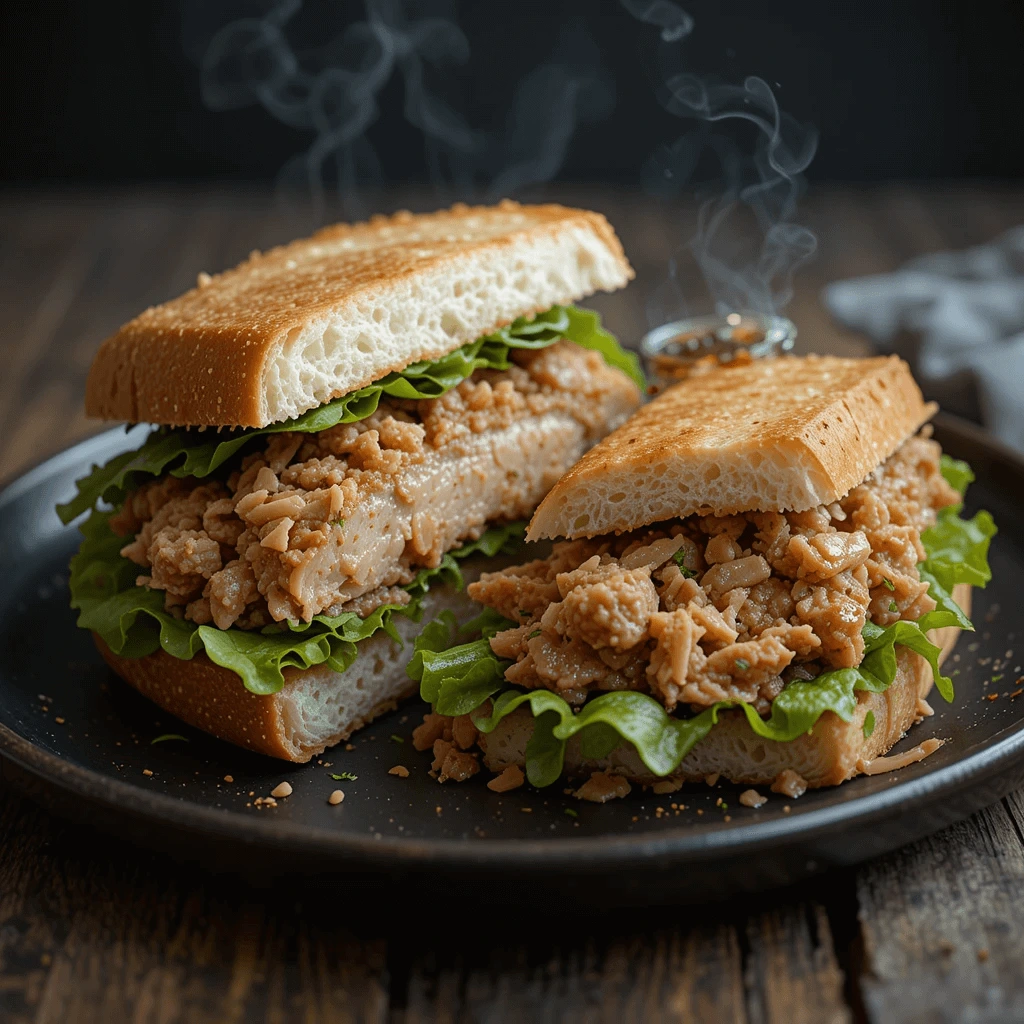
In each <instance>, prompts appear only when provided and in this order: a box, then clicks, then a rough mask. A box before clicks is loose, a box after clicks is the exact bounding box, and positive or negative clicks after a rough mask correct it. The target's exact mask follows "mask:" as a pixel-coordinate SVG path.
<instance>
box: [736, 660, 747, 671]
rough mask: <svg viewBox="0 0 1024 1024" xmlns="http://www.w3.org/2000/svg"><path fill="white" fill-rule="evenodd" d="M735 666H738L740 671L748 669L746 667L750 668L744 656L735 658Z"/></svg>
mask: <svg viewBox="0 0 1024 1024" xmlns="http://www.w3.org/2000/svg"><path fill="white" fill-rule="evenodd" d="M736 667H737V668H738V669H739V670H740V671H741V672H746V671H747V669H748V668H750V662H749V661H747V659H746V658H737V659H736Z"/></svg>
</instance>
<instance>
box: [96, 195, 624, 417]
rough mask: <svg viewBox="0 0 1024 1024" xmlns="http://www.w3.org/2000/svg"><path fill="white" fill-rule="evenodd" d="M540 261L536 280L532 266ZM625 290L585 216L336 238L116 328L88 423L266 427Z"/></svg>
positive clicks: (607, 232) (243, 267)
mask: <svg viewBox="0 0 1024 1024" xmlns="http://www.w3.org/2000/svg"><path fill="white" fill-rule="evenodd" d="M542 251H543V253H544V254H545V257H544V258H545V259H546V260H547V265H546V266H545V268H543V272H542V273H541V271H538V269H537V267H535V266H531V256H533V255H536V254H537V253H540V252H542ZM570 257H571V263H572V266H571V268H570V269H564V264H565V261H566V260H570ZM538 258H539V257H538ZM535 262H536V261H535ZM560 262H561V263H562V264H563V270H564V272H563V270H559V267H558V264H559V263H560ZM531 273H533V274H534V276H531ZM537 273H541V276H540V277H537V276H536V274H537ZM632 276H633V271H632V269H631V268H630V266H629V263H628V262H627V261H626V258H625V255H624V254H623V251H622V246H621V244H620V243H619V240H618V238H617V237H616V235H615V232H614V231H613V230H612V228H611V226H610V225H609V224H608V222H607V220H605V218H604V217H603V216H601V215H600V214H598V213H593V212H590V211H585V210H574V209H568V208H566V207H562V206H556V205H547V206H520V205H519V204H517V203H512V202H509V201H506V202H504V203H502V204H499V205H498V206H494V207H472V208H471V207H467V206H463V205H458V206H455V207H452V209H451V210H446V211H441V212H438V213H433V214H426V215H415V216H414V215H413V214H410V213H407V212H402V213H398V214H395V215H394V216H392V217H374V218H372V219H371V220H369V221H367V222H365V223H361V224H338V225H334V226H333V227H328V228H325V229H323V230H321V231H319V232H318V233H317V234H315V235H314V236H312V237H311V238H308V239H301V240H299V241H295V242H292V243H290V244H288V245H283V246H279V247H278V248H275V249H271V250H269V251H268V252H265V253H259V252H254V253H253V254H252V255H251V256H250V257H249V259H247V260H246V261H245V262H243V263H241V264H239V266H237V267H235V268H234V269H233V270H228V271H226V272H224V273H222V274H217V275H216V276H213V277H210V276H209V275H206V274H202V275H200V281H199V284H198V286H197V287H196V288H193V289H192V290H191V291H189V292H186V293H185V294H184V295H182V296H180V297H179V298H176V299H172V300H171V301H169V302H166V303H164V304H162V305H160V306H155V307H151V308H150V309H147V310H146V311H145V312H144V313H142V314H141V315H139V316H137V317H136V318H135V319H134V320H132V321H130V322H129V323H127V324H125V325H124V326H123V327H122V328H121V329H120V330H119V331H118V332H117V333H116V334H114V335H113V336H112V337H110V338H108V339H107V340H106V341H105V342H104V343H103V344H102V345H101V346H100V349H99V351H98V352H97V354H96V358H95V361H94V363H93V366H92V370H91V372H90V374H89V379H88V383H87V386H86V412H87V413H88V415H90V416H97V417H101V418H105V419H119V420H129V421H131V422H149V423H158V424H169V425H177V426H181V425H192V426H203V425H207V426H243V427H261V426H266V425H267V423H269V422H274V421H278V420H281V419H286V418H287V417H288V416H292V415H296V414H298V413H299V412H302V411H305V409H308V408H312V407H314V406H316V405H318V404H320V403H321V402H324V401H327V400H329V399H330V398H332V397H337V396H338V395H342V394H347V393H348V392H350V391H353V390H355V389H357V388H359V387H362V386H364V385H366V384H369V383H371V382H372V381H374V380H377V379H379V378H381V377H383V376H384V375H386V374H387V373H389V372H391V371H392V370H401V369H403V368H404V367H405V366H408V365H409V364H410V363H412V362H415V361H417V360H420V359H435V358H438V357H439V356H442V355H444V354H445V353H447V352H450V351H452V350H453V349H456V348H458V347H459V346H461V345H463V344H466V343H467V342H469V341H473V340H475V338H476V337H479V336H480V335H481V334H484V333H486V332H487V331H490V330H493V329H494V328H496V327H500V326H503V325H504V324H507V323H509V322H511V321H512V320H513V319H515V317H517V316H522V315H526V314H529V313H535V312H540V311H541V310H543V309H547V308H549V307H550V306H551V305H554V304H556V303H558V302H562V303H566V302H572V301H575V300H576V299H579V298H581V297H582V296H583V295H585V294H590V293H591V292H593V291H595V290H596V289H597V288H605V289H611V288H614V287H621V286H622V285H624V284H625V283H626V282H627V281H628V280H629V279H630V278H631V277H632ZM474 282H475V283H474ZM495 282H500V283H501V285H502V287H498V285H497V284H496V283H495ZM474 288H476V289H477V291H476V292H474V291H473V289H474ZM480 292H482V293H483V294H482V297H481V296H480V295H479V294H478V293H480ZM546 299H550V301H545V300H546ZM538 303H540V304H539V305H538ZM489 304H490V308H488V306H489ZM442 307H443V308H442ZM393 317H394V322H392V318H393ZM488 317H494V319H488ZM288 345H291V346H293V347H294V351H293V350H292V349H291V348H289V349H287V351H286V346H288ZM332 346H333V347H332ZM310 353H312V355H310ZM306 358H309V359H312V360H314V362H315V361H316V360H319V362H318V363H316V365H315V366H314V369H315V370H316V372H317V373H319V374H320V377H318V378H317V380H318V383H317V384H316V385H315V388H316V390H317V393H315V394H314V393H313V392H309V393H307V392H306V391H303V388H304V387H307V388H308V387H313V385H310V384H309V383H308V380H307V381H306V383H305V384H304V383H302V381H300V378H303V379H306V378H308V377H309V376H310V374H309V373H308V372H306V370H308V367H306V366H305V364H303V363H302V360H303V359H306ZM290 365H293V366H297V369H296V370H295V373H294V375H293V376H294V379H292V378H291V377H289V376H288V373H289V366H290ZM282 367H283V369H282ZM282 374H284V377H283V378H282ZM285 378H287V379H285ZM282 381H283V382H282ZM293 392H294V393H293Z"/></svg>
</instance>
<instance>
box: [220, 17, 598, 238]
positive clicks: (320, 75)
mask: <svg viewBox="0 0 1024 1024" xmlns="http://www.w3.org/2000/svg"><path fill="white" fill-rule="evenodd" d="M406 6H408V5H406ZM436 6H437V5H435V7H436ZM301 9H302V0H281V2H279V3H278V4H277V5H276V6H274V7H273V8H272V9H271V10H270V12H269V13H268V14H266V15H265V16H264V17H261V18H241V19H238V20H236V21H232V22H231V23H229V24H228V25H226V26H224V27H223V28H221V29H220V30H219V31H218V32H217V33H216V34H215V35H214V37H213V38H212V40H211V41H210V43H209V45H208V47H207V48H206V52H205V55H204V57H203V62H202V92H203V98H204V101H205V102H206V104H207V105H208V106H209V107H210V108H211V109H212V110H216V111H225V110H234V109H238V108H241V107H246V106H251V105H253V104H259V105H260V106H262V107H263V109H264V110H266V111H267V113H269V114H270V115H272V116H273V117H275V118H276V119H277V120H279V121H280V122H282V123H283V124H286V125H288V126H289V127H292V128H295V129H298V130H300V131H306V132H311V133H312V134H313V136H314V137H313V141H312V143H311V145H310V146H309V148H308V149H307V150H305V151H304V152H303V153H301V154H299V155H298V156H296V157H294V158H293V159H292V160H290V161H289V162H288V163H287V164H286V165H285V166H284V167H283V168H282V170H281V172H280V174H279V176H278V183H279V185H280V187H281V189H282V190H283V191H284V192H285V193H289V194H292V193H296V192H298V193H299V194H302V195H306V196H309V197H310V198H311V199H312V201H313V204H314V209H315V215H316V217H317V219H318V220H321V219H323V217H324V216H325V214H326V210H327V206H328V203H329V200H330V199H331V193H332V186H336V187H337V190H338V193H339V196H340V199H341V206H342V212H343V214H344V215H346V216H358V215H362V214H364V213H365V212H366V211H365V209H364V208H363V204H362V203H361V202H360V199H359V189H360V187H361V186H363V185H366V184H367V183H371V182H379V181H381V180H382V179H383V178H384V177H385V174H384V169H383V168H382V166H381V161H380V158H379V156H378V154H377V152H376V151H375V149H374V147H373V146H372V144H371V142H370V141H369V138H368V135H367V133H368V131H369V129H370V128H371V127H372V126H373V124H375V123H376V122H377V121H378V120H379V119H381V118H382V117H385V116H388V112H386V111H384V110H382V109H381V107H380V105H379V100H380V97H381V93H382V91H383V90H384V89H385V87H386V86H387V85H388V83H389V82H391V81H392V80H393V79H394V78H395V76H398V77H400V79H401V82H402V90H403V105H402V116H403V118H404V119H405V120H406V121H407V122H408V123H410V124H411V125H413V126H414V127H416V128H417V129H418V130H419V131H420V133H421V134H422V137H423V143H424V147H425V158H426V165H427V168H428V171H429V175H430V179H431V182H432V184H433V185H434V187H435V189H436V190H437V191H438V192H439V193H440V194H441V195H442V196H445V197H447V198H459V199H473V198H479V199H483V200H485V201H493V200H495V199H498V198H501V197H503V196H509V195H514V194H516V193H518V192H520V191H521V190H523V189H525V188H528V187H530V186H534V185H537V184H540V183H543V182H547V181H550V180H551V179H552V178H553V177H554V176H555V175H556V174H557V173H558V171H559V169H560V168H561V166H562V163H563V162H564V159H565V155H566V152H567V150H568V147H569V144H570V141H571V139H572V136H573V133H574V131H575V130H576V127H577V125H578V124H579V123H580V122H581V121H588V120H594V119H596V118H599V117H602V116H605V114H606V113H607V112H608V110H609V108H610V103H611V98H612V96H613V91H612V89H611V86H610V84H609V82H608V80H607V78H606V76H604V75H603V74H602V72H601V69H600V61H599V54H598V52H597V48H596V46H595V45H594V43H593V42H592V40H590V38H589V36H587V34H586V33H585V31H584V30H583V29H582V28H581V27H579V26H570V27H569V28H568V29H567V30H565V31H563V33H562V35H561V37H560V39H559V41H558V44H557V46H556V48H555V54H554V55H553V57H552V59H550V60H548V61H547V62H545V63H542V64H540V65H539V66H537V67H535V68H533V69H532V70H531V71H529V72H528V73H527V74H526V75H525V76H524V77H523V78H522V79H521V80H520V81H519V82H518V84H517V85H516V86H515V89H514V91H513V96H512V101H511V105H510V108H509V109H510V113H509V117H508V119H507V122H506V123H505V124H504V125H501V126H499V127H497V128H494V129H485V128H480V127H475V126H473V125H471V124H470V123H469V122H468V120H467V118H466V117H465V116H464V115H463V113H462V112H461V111H460V109H459V105H458V104H457V103H455V102H453V101H451V100H450V99H449V98H448V96H450V95H451V94H452V93H453V88H452V87H453V80H454V77H455V76H454V75H453V74H452V71H453V69H457V68H458V67H459V66H460V65H464V64H465V63H466V62H467V61H468V60H469V57H470V47H469V42H468V40H467V39H466V36H465V34H464V33H463V32H462V30H461V29H460V28H459V26H458V24H457V22H456V21H455V20H454V18H452V17H434V16H422V17H412V16H407V15H406V14H405V11H404V8H403V4H402V3H401V2H400V0H366V2H365V3H364V5H363V12H364V19H363V20H360V21H357V22H354V23H353V24H350V25H349V26H348V27H347V28H345V29H344V30H343V31H341V32H339V33H338V34H337V35H336V36H335V37H334V38H332V39H330V40H329V41H328V42H327V44H326V45H324V46H322V47H320V48H318V50H317V51H316V53H310V54H300V53H299V52H298V51H297V49H296V48H295V47H294V46H293V44H292V43H291V42H290V41H289V28H290V23H292V22H293V20H294V19H295V17H296V15H298V14H299V12H300V11H301Z"/></svg>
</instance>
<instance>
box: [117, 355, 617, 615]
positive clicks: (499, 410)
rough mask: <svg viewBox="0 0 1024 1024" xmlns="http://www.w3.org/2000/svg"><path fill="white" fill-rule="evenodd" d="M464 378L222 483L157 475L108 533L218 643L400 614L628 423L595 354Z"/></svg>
mask: <svg viewBox="0 0 1024 1024" xmlns="http://www.w3.org/2000/svg"><path fill="white" fill-rule="evenodd" d="M514 359H515V361H516V365H514V366H513V367H512V368H511V369H509V370H478V371H477V372H476V373H474V374H473V375H472V376H470V377H468V378H467V379H466V380H464V381H463V382H462V383H461V384H459V385H458V386H457V387H455V388H453V389H452V390H451V391H449V392H448V393H447V394H445V395H444V396H442V397H441V398H435V399H427V400H421V401H402V400H400V399H389V400H387V401H382V402H381V403H380V404H379V405H378V407H377V409H376V411H375V412H374V413H373V414H372V415H371V416H369V417H367V418H366V419H364V420H360V421H359V422H356V423H346V424H343V425H339V426H336V427H332V428H330V429H329V430H324V431H320V432H319V433H315V434H300V433H288V432H286V433H279V434H274V435H272V436H271V437H270V439H269V441H268V442H267V444H266V445H264V446H263V447H262V448H261V449H260V450H258V451H254V452H252V453H250V454H248V455H246V456H245V457H244V458H243V459H242V461H241V463H240V465H239V466H238V468H237V469H235V470H234V471H233V472H231V473H230V474H229V475H228V477H227V479H226V480H223V481H220V480H218V481H212V482H200V481H198V480H195V479H188V478H185V479H178V478H176V477H164V478H161V479H159V480H156V481H153V482H151V483H148V484H145V485H143V486H142V487H141V488H139V489H138V490H135V491H133V492H131V493H130V494H129V495H128V497H127V500H126V501H125V504H124V505H123V507H122V508H121V510H120V511H119V512H118V513H117V514H116V515H114V516H113V517H112V518H111V519H110V527H111V529H112V530H113V531H114V532H115V533H117V534H118V535H120V536H125V537H133V538H134V539H132V540H131V541H130V542H129V543H127V544H126V545H125V546H124V548H122V550H121V555H122V556H123V557H125V558H128V559H131V561H133V562H134V563H136V564H137V565H138V566H140V567H141V568H142V570H143V572H142V573H141V574H140V575H139V577H138V579H137V580H136V582H137V584H138V585H139V586H145V587H150V588H151V589H154V590H159V591H161V592H162V593H163V595H164V607H165V608H166V610H167V611H169V612H171V613H172V614H181V615H182V616H183V617H184V618H185V619H187V620H190V621H192V622H195V623H198V624H206V623H209V622H213V623H214V624H215V625H216V626H217V628H218V629H229V628H230V627H232V626H236V627H238V628H242V629H258V628H261V627H263V626H266V625H268V624H270V623H271V622H281V621H284V620H288V619H292V620H301V621H305V622H309V621H311V620H312V618H313V616H314V615H318V614H326V615H330V616H334V615H339V614H341V613H343V612H346V611H358V613H359V614H360V615H362V616H365V615H367V614H369V613H370V612H371V611H373V610H374V609H375V608H377V607H378V606H379V605H381V604H395V603H398V604H401V603H404V602H405V601H407V600H408V595H406V594H405V592H404V591H401V590H400V589H398V588H399V587H400V586H402V585H405V584H408V583H410V582H411V581H412V579H413V578H414V576H415V574H416V571H417V570H418V569H420V568H436V567H437V566H438V565H440V562H441V557H442V555H443V554H444V553H445V552H446V551H448V550H450V549H451V548H453V547H456V546H458V545H459V544H460V543H461V542H462V541H465V540H476V539H478V538H479V537H480V535H481V534H482V533H483V531H484V529H485V527H486V524H487V523H488V522H490V521H493V520H505V521H507V520H513V519H521V518H523V517H524V516H527V515H529V514H530V512H531V511H532V510H533V508H534V507H535V505H536V504H537V502H538V501H539V500H540V499H541V498H542V497H543V496H544V495H545V494H546V493H547V491H548V490H550V488H551V487H552V485H553V484H554V483H555V482H556V481H557V480H558V478H559V477H560V476H561V475H562V473H564V472H565V471H566V470H567V469H568V468H569V466H570V465H572V463H573V462H575V461H576V460H577V459H578V458H579V457H580V456H581V455H582V454H583V452H584V451H585V450H586V449H587V448H588V447H589V446H590V445H592V444H593V443H594V442H595V441H597V440H598V439H599V438H600V437H602V436H603V434H604V433H605V432H606V431H607V430H609V429H611V428H612V427H614V426H615V425H617V424H618V423H619V422H621V420H622V419H624V418H625V416H626V415H628V413H629V412H630V411H631V410H632V408H633V403H634V397H633V396H634V388H633V386H632V385H631V384H630V382H629V381H628V380H626V378H625V377H623V376H622V374H620V373H618V372H617V371H615V370H613V369H611V368H610V367H609V366H608V365H607V364H606V363H605V362H604V361H603V360H602V359H601V357H600V356H599V355H598V354H597V353H596V352H587V351H585V350H584V349H581V348H579V347H578V346H576V345H573V344H572V343H570V342H560V343H557V344H555V345H552V346H551V347H549V348H545V349H543V350H541V351H539V352H518V353H516V354H515V356H514Z"/></svg>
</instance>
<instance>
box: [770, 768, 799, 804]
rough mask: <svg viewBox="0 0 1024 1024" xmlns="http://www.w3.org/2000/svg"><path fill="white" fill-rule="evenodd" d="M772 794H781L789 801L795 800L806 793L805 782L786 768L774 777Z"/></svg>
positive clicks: (797, 773) (796, 773) (797, 774)
mask: <svg viewBox="0 0 1024 1024" xmlns="http://www.w3.org/2000/svg"><path fill="white" fill-rule="evenodd" d="M772 792H773V793H781V794H782V795H783V796H788V797H789V798H790V799H791V800H797V799H799V798H800V797H802V796H803V795H804V793H806V792H807V780H806V779H805V778H804V777H803V776H802V775H801V774H800V773H799V772H795V771H793V769H792V768H786V769H784V770H783V771H781V772H779V774H778V775H776V776H775V781H774V782H772Z"/></svg>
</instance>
